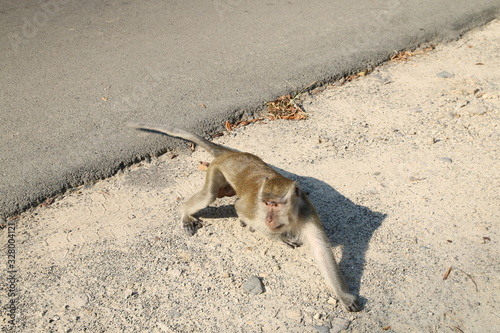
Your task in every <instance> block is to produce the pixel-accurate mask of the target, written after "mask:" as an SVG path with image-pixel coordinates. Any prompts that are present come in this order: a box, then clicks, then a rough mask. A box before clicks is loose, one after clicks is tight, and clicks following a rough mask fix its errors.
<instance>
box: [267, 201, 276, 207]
mask: <svg viewBox="0 0 500 333" xmlns="http://www.w3.org/2000/svg"><path fill="white" fill-rule="evenodd" d="M264 204H265V205H266V206H272V207H276V206H278V204H277V203H276V202H274V201H265V202H264Z"/></svg>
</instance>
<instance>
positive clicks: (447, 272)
mask: <svg viewBox="0 0 500 333" xmlns="http://www.w3.org/2000/svg"><path fill="white" fill-rule="evenodd" d="M451 269H452V267H451V266H450V268H448V270H447V271H446V273H444V276H443V280H446V279H447V278H448V275H450V273H451Z"/></svg>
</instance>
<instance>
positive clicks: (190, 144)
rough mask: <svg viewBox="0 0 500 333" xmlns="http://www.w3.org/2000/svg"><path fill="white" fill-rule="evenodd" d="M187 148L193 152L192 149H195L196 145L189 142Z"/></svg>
mask: <svg viewBox="0 0 500 333" xmlns="http://www.w3.org/2000/svg"><path fill="white" fill-rule="evenodd" d="M189 148H191V151H194V149H195V148H196V145H195V144H194V143H192V142H190V143H189Z"/></svg>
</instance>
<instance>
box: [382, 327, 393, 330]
mask: <svg viewBox="0 0 500 333" xmlns="http://www.w3.org/2000/svg"><path fill="white" fill-rule="evenodd" d="M390 328H391V326H384V327H382V329H383V330H384V331H387V330H388V329H390Z"/></svg>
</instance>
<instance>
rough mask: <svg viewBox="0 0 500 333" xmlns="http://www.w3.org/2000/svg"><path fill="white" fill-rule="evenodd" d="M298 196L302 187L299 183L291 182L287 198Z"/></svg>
mask: <svg viewBox="0 0 500 333" xmlns="http://www.w3.org/2000/svg"><path fill="white" fill-rule="evenodd" d="M298 196H300V189H299V187H298V186H297V183H296V182H293V183H291V184H290V188H289V189H288V191H287V193H286V195H285V199H286V200H288V199H291V198H293V197H298Z"/></svg>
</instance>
